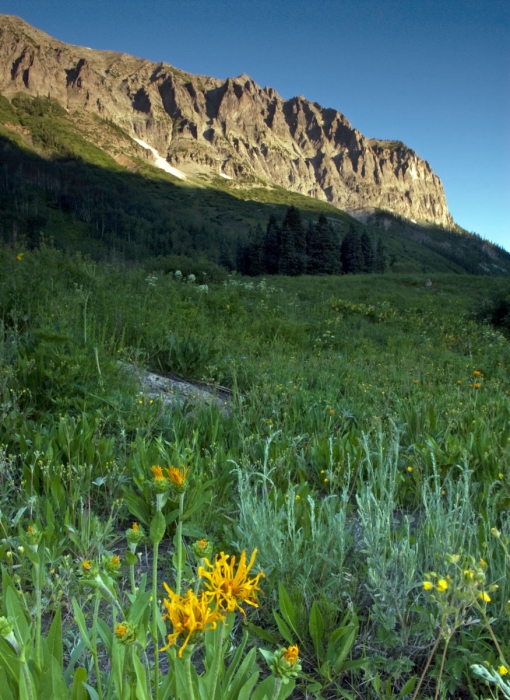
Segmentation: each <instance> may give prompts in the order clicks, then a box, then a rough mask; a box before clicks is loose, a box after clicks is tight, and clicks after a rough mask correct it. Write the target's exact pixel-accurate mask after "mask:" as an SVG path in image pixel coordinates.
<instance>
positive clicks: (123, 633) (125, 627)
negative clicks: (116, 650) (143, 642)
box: [115, 621, 137, 644]
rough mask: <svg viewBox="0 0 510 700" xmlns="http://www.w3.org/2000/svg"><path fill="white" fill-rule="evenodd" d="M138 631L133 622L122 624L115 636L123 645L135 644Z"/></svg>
mask: <svg viewBox="0 0 510 700" xmlns="http://www.w3.org/2000/svg"><path fill="white" fill-rule="evenodd" d="M136 635H137V629H136V627H135V626H134V625H133V623H132V622H126V621H124V622H121V623H119V624H118V625H117V626H116V627H115V636H116V637H117V639H118V640H119V642H120V643H121V644H133V642H135V641H136Z"/></svg>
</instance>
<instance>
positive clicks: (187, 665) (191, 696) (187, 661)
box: [184, 646, 195, 700]
mask: <svg viewBox="0 0 510 700" xmlns="http://www.w3.org/2000/svg"><path fill="white" fill-rule="evenodd" d="M192 654H193V647H192V646H190V647H188V649H187V650H186V654H185V655H184V670H185V672H186V688H187V691H188V698H187V700H195V691H194V689H193V679H192V678H191V655H192Z"/></svg>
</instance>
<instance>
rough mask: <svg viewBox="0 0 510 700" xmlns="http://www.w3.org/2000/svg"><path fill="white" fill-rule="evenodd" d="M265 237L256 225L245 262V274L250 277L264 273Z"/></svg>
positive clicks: (258, 225)
mask: <svg viewBox="0 0 510 700" xmlns="http://www.w3.org/2000/svg"><path fill="white" fill-rule="evenodd" d="M264 239H265V236H264V232H263V231H262V229H261V227H260V224H257V227H256V228H255V231H252V234H251V236H250V241H249V244H248V249H249V252H248V256H247V261H246V268H247V269H246V273H245V274H247V275H251V276H252V277H256V276H257V275H263V274H265V273H266V261H265V252H264V249H265V245H264V244H265V240H264Z"/></svg>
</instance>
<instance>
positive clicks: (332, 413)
mask: <svg viewBox="0 0 510 700" xmlns="http://www.w3.org/2000/svg"><path fill="white" fill-rule="evenodd" d="M334 413H335V409H334V408H330V409H329V415H330V416H332V415H334ZM289 649H290V647H289Z"/></svg>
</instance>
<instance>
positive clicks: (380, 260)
mask: <svg viewBox="0 0 510 700" xmlns="http://www.w3.org/2000/svg"><path fill="white" fill-rule="evenodd" d="M386 268H387V262H386V248H385V247H384V243H383V240H382V238H379V240H378V241H377V248H376V251H375V263H374V270H375V272H379V273H380V274H382V273H383V272H386Z"/></svg>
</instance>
